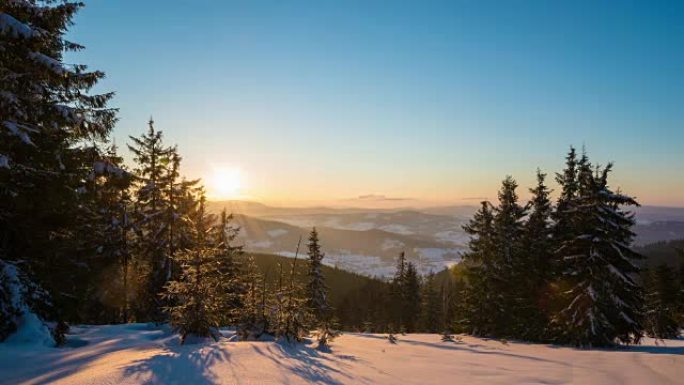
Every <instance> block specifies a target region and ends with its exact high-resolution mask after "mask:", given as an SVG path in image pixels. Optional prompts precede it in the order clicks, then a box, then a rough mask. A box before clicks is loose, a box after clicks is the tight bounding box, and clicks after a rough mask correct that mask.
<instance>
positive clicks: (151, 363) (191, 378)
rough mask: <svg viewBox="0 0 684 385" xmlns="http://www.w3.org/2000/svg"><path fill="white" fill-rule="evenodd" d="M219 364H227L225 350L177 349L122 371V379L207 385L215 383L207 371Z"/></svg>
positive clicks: (151, 383)
mask: <svg viewBox="0 0 684 385" xmlns="http://www.w3.org/2000/svg"><path fill="white" fill-rule="evenodd" d="M223 361H230V357H229V354H228V352H227V350H226V349H225V346H224V347H222V346H221V345H179V346H172V347H168V348H167V349H166V351H164V352H162V353H159V354H155V355H154V356H152V357H149V358H145V359H142V360H138V361H135V362H134V363H133V364H131V365H129V366H127V367H126V369H125V370H124V375H125V376H127V377H129V376H131V377H134V378H136V379H137V380H139V381H140V383H141V384H146V385H175V384H178V385H189V384H193V385H195V384H197V385H204V384H207V385H208V384H215V383H217V382H219V379H218V378H217V377H216V376H215V375H214V374H213V373H212V372H211V371H210V368H211V367H212V365H214V364H215V363H217V362H223Z"/></svg>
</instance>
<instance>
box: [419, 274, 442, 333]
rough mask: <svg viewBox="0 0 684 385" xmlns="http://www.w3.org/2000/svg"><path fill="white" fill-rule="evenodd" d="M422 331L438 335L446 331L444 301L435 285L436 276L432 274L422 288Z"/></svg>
mask: <svg viewBox="0 0 684 385" xmlns="http://www.w3.org/2000/svg"><path fill="white" fill-rule="evenodd" d="M421 297H422V298H421V300H422V304H421V309H422V315H421V328H420V329H421V331H424V332H428V333H437V332H441V331H444V323H443V318H444V317H443V315H442V306H443V303H442V300H441V297H440V293H439V292H438V291H437V287H436V284H435V274H434V273H432V272H431V273H430V274H429V275H428V276H427V278H426V279H425V282H424V283H423V286H422V295H421Z"/></svg>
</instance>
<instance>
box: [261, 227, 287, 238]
mask: <svg viewBox="0 0 684 385" xmlns="http://www.w3.org/2000/svg"><path fill="white" fill-rule="evenodd" d="M266 233H268V236H269V237H271V238H278V237H282V236H283V235H286V234H287V233H288V231H287V230H285V229H273V230H268V231H267V232H266Z"/></svg>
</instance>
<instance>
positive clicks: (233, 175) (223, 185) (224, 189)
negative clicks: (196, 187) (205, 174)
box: [208, 168, 242, 199]
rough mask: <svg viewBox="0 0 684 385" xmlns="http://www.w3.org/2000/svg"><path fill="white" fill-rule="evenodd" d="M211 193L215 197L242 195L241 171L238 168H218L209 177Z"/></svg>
mask: <svg viewBox="0 0 684 385" xmlns="http://www.w3.org/2000/svg"><path fill="white" fill-rule="evenodd" d="M208 184H209V186H208V187H209V195H211V197H212V198H214V199H233V198H237V197H239V196H240V190H241V188H242V178H241V172H240V170H239V169H237V168H216V169H214V172H213V174H212V175H211V177H210V178H209V183H208Z"/></svg>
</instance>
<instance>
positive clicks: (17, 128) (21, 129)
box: [2, 120, 34, 146]
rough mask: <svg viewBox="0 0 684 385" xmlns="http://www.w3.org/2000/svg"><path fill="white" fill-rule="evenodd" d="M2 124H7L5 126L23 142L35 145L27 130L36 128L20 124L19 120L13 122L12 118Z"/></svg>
mask: <svg viewBox="0 0 684 385" xmlns="http://www.w3.org/2000/svg"><path fill="white" fill-rule="evenodd" d="M2 125H3V126H5V128H7V129H8V130H9V131H10V132H11V133H12V134H13V135H15V136H17V137H18V138H19V139H21V141H22V142H24V143H26V144H30V145H32V146H34V144H33V142H32V141H31V138H30V137H29V135H28V133H27V132H26V131H34V130H31V129H28V127H26V126H24V125H21V124H18V123H17V122H12V121H10V120H6V121H4V122H2Z"/></svg>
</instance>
